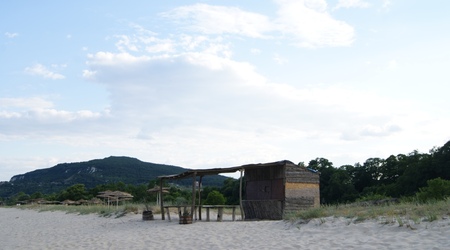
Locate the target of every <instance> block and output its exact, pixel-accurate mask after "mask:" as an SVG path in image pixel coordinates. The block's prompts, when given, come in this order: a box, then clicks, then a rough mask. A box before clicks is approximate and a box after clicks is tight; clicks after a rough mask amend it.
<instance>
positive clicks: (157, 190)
mask: <svg viewBox="0 0 450 250" xmlns="http://www.w3.org/2000/svg"><path fill="white" fill-rule="evenodd" d="M160 191H161V187H160V186H158V185H156V186H155V187H153V188H150V189H148V190H147V192H149V193H158V192H160ZM162 191H163V193H165V194H167V193H169V188H167V187H163V188H162Z"/></svg>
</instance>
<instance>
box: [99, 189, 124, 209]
mask: <svg viewBox="0 0 450 250" xmlns="http://www.w3.org/2000/svg"><path fill="white" fill-rule="evenodd" d="M97 197H100V198H107V199H108V206H109V203H110V202H111V201H116V207H117V206H119V201H126V200H131V199H133V195H131V194H129V193H126V192H121V191H111V190H106V191H103V192H99V194H98V195H97Z"/></svg>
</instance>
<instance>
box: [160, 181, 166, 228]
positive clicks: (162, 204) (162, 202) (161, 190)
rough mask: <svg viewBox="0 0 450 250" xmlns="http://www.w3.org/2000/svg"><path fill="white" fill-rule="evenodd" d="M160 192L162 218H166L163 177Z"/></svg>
mask: <svg viewBox="0 0 450 250" xmlns="http://www.w3.org/2000/svg"><path fill="white" fill-rule="evenodd" d="M159 193H160V194H161V219H162V220H165V218H164V199H163V179H159Z"/></svg>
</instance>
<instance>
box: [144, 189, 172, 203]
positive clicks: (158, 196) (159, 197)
mask: <svg viewBox="0 0 450 250" xmlns="http://www.w3.org/2000/svg"><path fill="white" fill-rule="evenodd" d="M147 192H148V193H156V204H157V205H159V204H160V201H161V188H160V187H159V186H158V185H156V186H155V187H153V188H150V189H148V190H147ZM162 192H163V193H165V194H167V193H169V188H167V187H163V188H162Z"/></svg>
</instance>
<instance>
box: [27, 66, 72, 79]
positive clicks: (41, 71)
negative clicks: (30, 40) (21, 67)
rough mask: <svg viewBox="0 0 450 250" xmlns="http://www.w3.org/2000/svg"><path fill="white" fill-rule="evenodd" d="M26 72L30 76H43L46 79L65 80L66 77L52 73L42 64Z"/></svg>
mask: <svg viewBox="0 0 450 250" xmlns="http://www.w3.org/2000/svg"><path fill="white" fill-rule="evenodd" d="M25 72H26V73H28V74H30V75H37V76H42V77H44V78H49V79H52V80H61V79H64V78H65V76H64V75H62V74H59V73H55V72H52V71H50V70H49V69H47V67H45V66H44V65H42V64H35V65H33V66H31V67H26V68H25Z"/></svg>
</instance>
